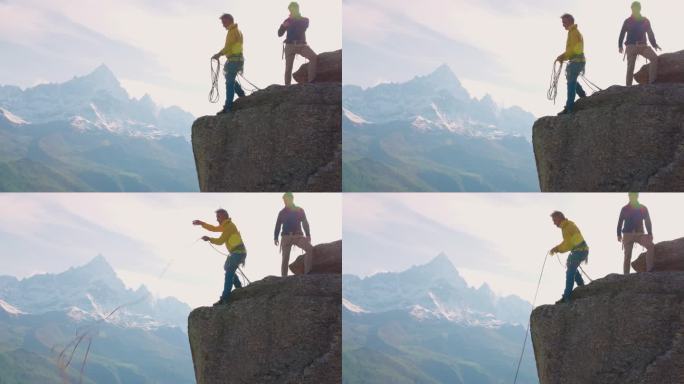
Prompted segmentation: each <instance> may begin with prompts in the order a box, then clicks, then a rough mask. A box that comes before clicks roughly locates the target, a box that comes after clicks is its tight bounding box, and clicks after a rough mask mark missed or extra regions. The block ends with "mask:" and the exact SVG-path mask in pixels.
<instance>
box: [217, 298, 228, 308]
mask: <svg viewBox="0 0 684 384" xmlns="http://www.w3.org/2000/svg"><path fill="white" fill-rule="evenodd" d="M226 304H228V301H226V300H223V299H219V301H217V302H215V303H214V307H217V306H219V305H226Z"/></svg>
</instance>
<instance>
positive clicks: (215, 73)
mask: <svg viewBox="0 0 684 384" xmlns="http://www.w3.org/2000/svg"><path fill="white" fill-rule="evenodd" d="M214 61H216V68H214ZM209 65H211V90H210V91H209V102H210V103H212V104H214V103H217V102H218V101H219V99H220V98H221V94H220V92H219V86H218V81H219V71H220V70H221V61H220V60H219V59H216V60H214V59H211V60H210V63H209Z"/></svg>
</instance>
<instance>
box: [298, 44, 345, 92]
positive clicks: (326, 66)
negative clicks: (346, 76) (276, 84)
mask: <svg viewBox="0 0 684 384" xmlns="http://www.w3.org/2000/svg"><path fill="white" fill-rule="evenodd" d="M292 77H293V78H294V79H295V81H296V82H298V83H301V84H303V83H307V82H308V80H309V63H308V62H307V63H304V64H302V66H301V67H299V69H298V70H297V71H295V73H293V74H292ZM313 82H314V83H341V82H342V50H341V49H338V50H337V51H333V52H323V53H319V54H318V61H317V62H316V78H315V79H314V81H313Z"/></svg>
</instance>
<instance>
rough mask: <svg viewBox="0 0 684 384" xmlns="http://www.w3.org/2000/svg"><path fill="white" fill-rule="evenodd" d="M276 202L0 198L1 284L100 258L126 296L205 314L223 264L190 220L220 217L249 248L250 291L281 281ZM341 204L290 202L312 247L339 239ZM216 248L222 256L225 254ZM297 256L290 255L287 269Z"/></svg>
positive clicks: (328, 197)
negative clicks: (149, 297) (134, 292)
mask: <svg viewBox="0 0 684 384" xmlns="http://www.w3.org/2000/svg"><path fill="white" fill-rule="evenodd" d="M281 195H282V194H280V193H258V194H249V193H246V194H241V193H230V194H228V193H227V194H213V193H212V194H133V193H127V194H85V195H84V194H32V193H20V194H11V193H7V194H1V195H0V207H2V208H0V212H1V213H2V214H1V215H0V241H1V242H2V244H3V247H2V249H0V262H2V265H3V270H2V272H0V275H9V276H14V277H17V278H26V277H29V276H33V275H36V274H42V273H53V274H54V273H60V272H63V271H65V270H67V269H68V268H70V267H75V266H80V265H83V264H85V263H87V262H89V261H90V260H92V259H93V258H94V257H96V256H97V255H98V254H101V255H102V256H104V257H105V259H106V260H107V261H108V263H109V264H110V265H111V266H112V267H113V269H114V270H115V271H116V273H117V276H118V277H119V278H120V279H121V280H122V281H123V282H124V284H125V285H126V287H127V288H131V289H137V288H138V287H139V286H140V285H141V284H144V285H145V286H146V287H147V288H148V289H149V290H150V291H151V292H152V293H153V294H155V295H156V296H159V297H166V296H173V297H175V298H177V299H179V300H181V301H183V302H185V303H188V304H189V305H190V306H192V307H197V306H200V305H210V304H212V303H213V302H215V301H216V300H217V299H218V297H219V296H220V294H221V291H222V288H223V262H224V261H225V256H223V255H219V254H218V253H216V251H215V250H214V249H212V248H211V247H210V246H209V245H208V244H206V243H205V242H203V241H201V240H198V239H199V238H200V237H201V236H204V235H208V236H211V237H216V234H214V233H210V232H208V231H205V230H203V229H202V228H200V227H197V226H193V225H192V220H194V219H201V220H204V221H206V222H209V223H213V222H215V217H214V211H215V210H216V209H217V208H219V207H223V208H225V209H227V210H228V212H229V214H230V216H231V218H232V219H233V222H235V224H236V225H237V227H238V230H239V231H240V232H241V234H242V237H243V240H244V242H245V245H246V247H247V260H246V265H245V267H244V268H243V270H244V272H245V274H246V275H247V277H248V278H249V279H250V280H251V281H252V282H254V281H257V280H260V279H261V278H263V277H265V276H268V275H275V276H279V275H280V260H281V258H280V254H279V252H278V247H276V246H275V245H274V244H273V230H274V227H275V221H276V217H277V214H278V212H279V211H280V209H282V207H283V202H282V199H281ZM341 201H342V199H341V196H340V195H339V194H334V193H297V194H295V203H296V204H297V205H299V206H301V207H303V208H304V209H305V212H306V214H307V218H308V220H309V223H310V225H311V232H312V242H313V243H314V244H320V243H326V242H331V241H336V240H339V239H341V238H342V233H341V222H340V219H339V218H340V217H341V210H342V206H341ZM217 248H218V250H219V251H220V252H222V253H226V252H227V251H226V249H225V246H220V247H218V246H217ZM299 254H300V251H299V249H298V248H294V249H293V251H292V254H291V256H290V262H292V261H294V260H295V258H296V257H297V256H298V255H299ZM167 267H168V270H166V272H165V273H164V275H163V277H161V278H160V275H161V274H162V272H163V271H164V269H165V268H167ZM10 304H12V303H10Z"/></svg>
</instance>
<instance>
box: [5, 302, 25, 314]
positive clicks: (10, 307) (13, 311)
mask: <svg viewBox="0 0 684 384" xmlns="http://www.w3.org/2000/svg"><path fill="white" fill-rule="evenodd" d="M0 308H2V310H4V311H5V312H7V313H9V314H10V315H14V316H18V315H25V314H26V312H24V311H22V310H21V309H19V308H17V307H15V306H13V305H12V304H10V303H8V302H6V301H4V300H1V299H0Z"/></svg>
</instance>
